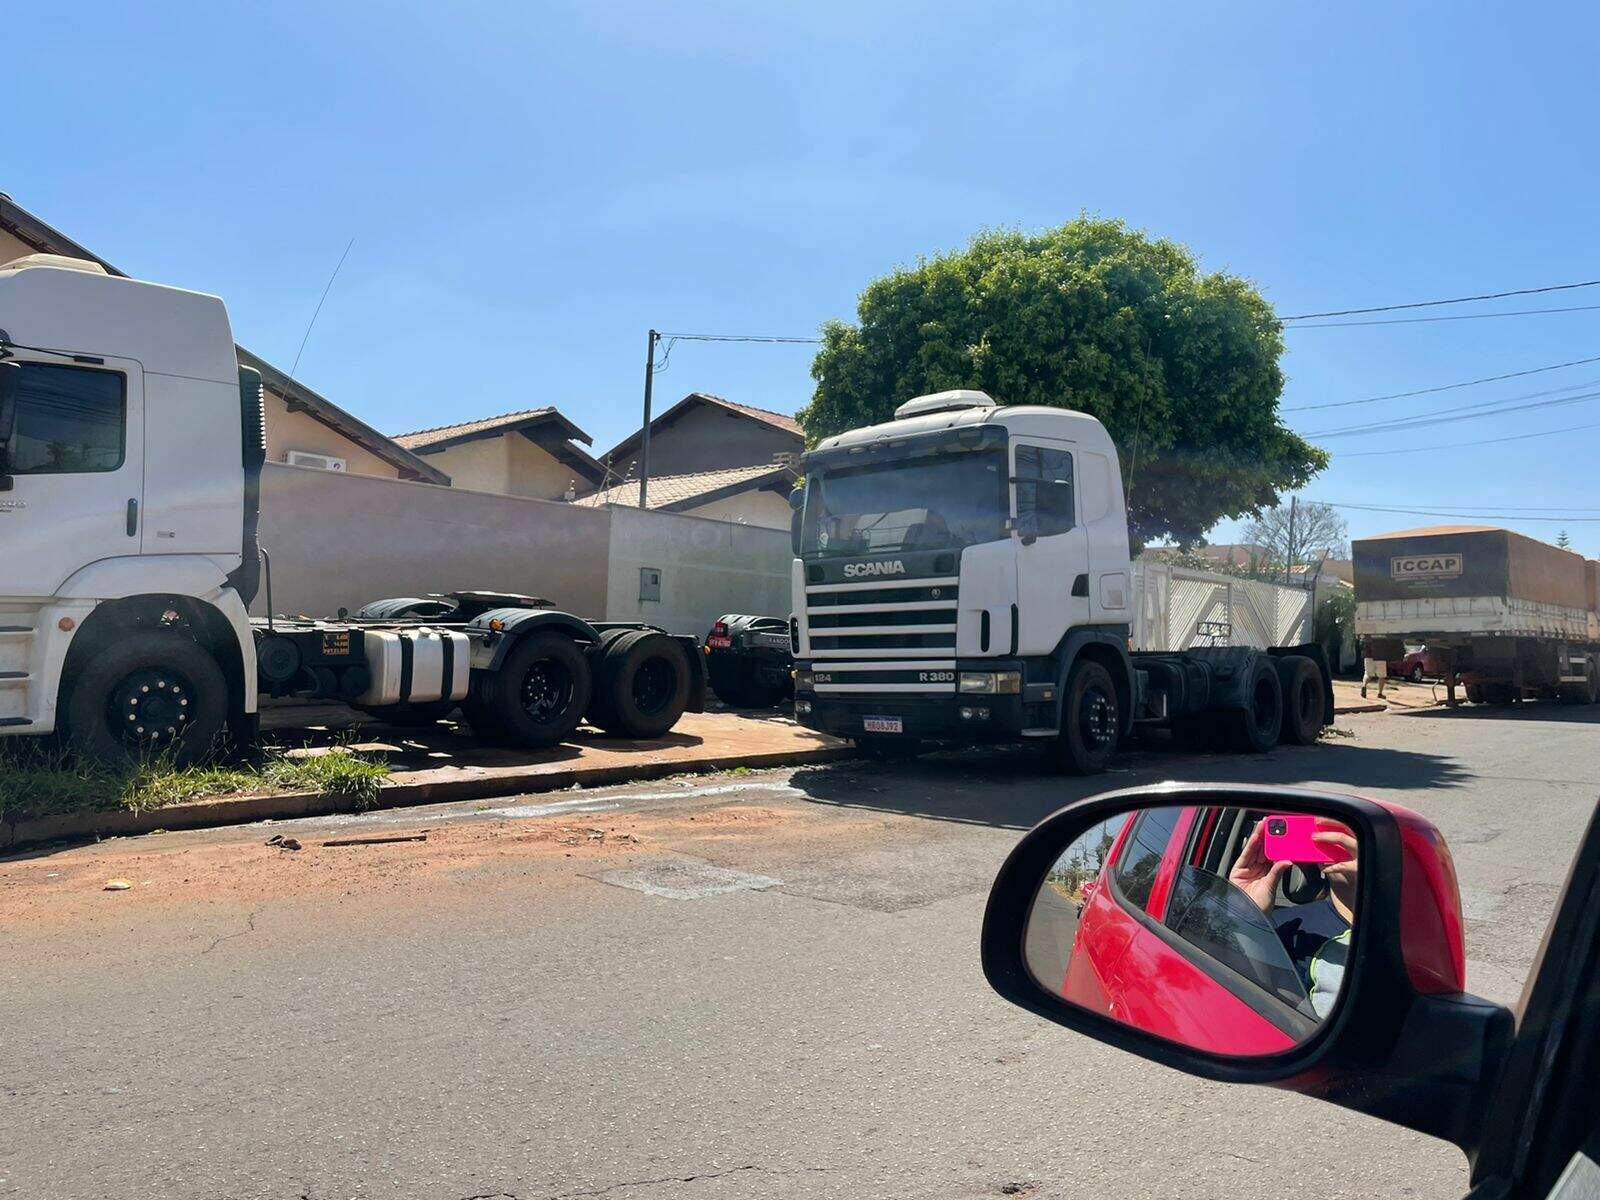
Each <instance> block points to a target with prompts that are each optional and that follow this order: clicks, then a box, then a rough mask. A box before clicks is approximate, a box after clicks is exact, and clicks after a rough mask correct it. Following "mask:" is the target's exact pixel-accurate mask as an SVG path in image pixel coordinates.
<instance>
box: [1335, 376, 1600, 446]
mask: <svg viewBox="0 0 1600 1200" xmlns="http://www.w3.org/2000/svg"><path fill="white" fill-rule="evenodd" d="M1593 387H1600V379H1586V380H1584V381H1583V382H1582V383H1569V384H1567V385H1566V386H1564V387H1558V388H1545V389H1544V390H1543V391H1542V392H1523V393H1522V394H1521V395H1520V396H1496V397H1495V398H1494V399H1493V400H1475V401H1473V402H1472V403H1471V404H1452V405H1449V406H1447V407H1445V408H1429V409H1425V410H1423V411H1422V412H1418V413H1411V414H1409V415H1407V416H1404V417H1388V418H1386V419H1384V420H1381V421H1363V422H1357V423H1356V424H1354V425H1339V426H1335V427H1334V428H1333V429H1324V430H1322V433H1320V434H1308V435H1307V436H1308V437H1320V436H1322V435H1323V434H1330V433H1344V432H1346V431H1347V430H1353V429H1385V428H1388V427H1389V426H1394V425H1404V424H1407V423H1408V422H1411V421H1419V420H1422V419H1423V418H1425V417H1434V416H1453V415H1455V414H1456V413H1467V412H1473V411H1475V410H1477V409H1484V408H1495V407H1496V406H1497V405H1501V404H1517V403H1519V402H1521V401H1523V400H1540V399H1543V398H1544V397H1545V396H1560V395H1562V394H1564V393H1566V392H1576V391H1581V390H1582V389H1584V388H1593Z"/></svg>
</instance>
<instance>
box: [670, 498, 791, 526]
mask: <svg viewBox="0 0 1600 1200" xmlns="http://www.w3.org/2000/svg"><path fill="white" fill-rule="evenodd" d="M683 515H685V516H689V517H704V518H706V519H708V520H712V521H732V522H733V523H734V524H736V525H755V526H758V527H760V528H762V529H781V530H783V535H784V537H788V536H789V515H790V509H789V501H788V499H787V497H784V496H780V495H778V494H777V493H775V492H768V491H757V492H741V493H739V494H738V495H737V496H727V497H724V498H723V499H721V500H713V501H712V502H711V503H710V504H702V505H701V506H700V507H699V508H691V509H686V510H684V514H683Z"/></svg>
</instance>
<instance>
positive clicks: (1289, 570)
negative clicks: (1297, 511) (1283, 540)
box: [1283, 496, 1298, 583]
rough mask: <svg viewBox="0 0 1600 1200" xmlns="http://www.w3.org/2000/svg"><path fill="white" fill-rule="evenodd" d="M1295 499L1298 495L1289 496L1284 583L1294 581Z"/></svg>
mask: <svg viewBox="0 0 1600 1200" xmlns="http://www.w3.org/2000/svg"><path fill="white" fill-rule="evenodd" d="M1296 499H1298V497H1295V496H1290V497H1289V545H1288V546H1287V547H1286V549H1287V551H1288V553H1286V554H1285V555H1284V563H1283V581H1284V583H1293V582H1294V551H1295V544H1294V507H1295V500H1296Z"/></svg>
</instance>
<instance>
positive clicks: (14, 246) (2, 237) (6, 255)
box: [0, 229, 39, 263]
mask: <svg viewBox="0 0 1600 1200" xmlns="http://www.w3.org/2000/svg"><path fill="white" fill-rule="evenodd" d="M37 253H39V252H38V251H37V250H35V249H34V248H33V247H32V246H30V245H28V243H27V242H24V241H23V240H22V239H21V238H18V237H16V236H15V235H13V234H11V233H8V232H7V231H6V230H4V229H0V263H8V262H11V261H12V260H13V259H17V258H26V257H27V256H28V255H30V254H37Z"/></svg>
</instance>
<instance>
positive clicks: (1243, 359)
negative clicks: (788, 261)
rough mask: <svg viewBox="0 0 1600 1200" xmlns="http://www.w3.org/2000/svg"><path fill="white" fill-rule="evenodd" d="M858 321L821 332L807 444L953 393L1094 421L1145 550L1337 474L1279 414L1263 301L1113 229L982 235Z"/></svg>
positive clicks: (877, 290)
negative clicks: (1117, 456) (1077, 413)
mask: <svg viewBox="0 0 1600 1200" xmlns="http://www.w3.org/2000/svg"><path fill="white" fill-rule="evenodd" d="M857 317H858V321H857V323H856V324H854V325H851V324H846V323H844V322H830V323H829V324H828V325H826V326H825V327H824V329H823V344H822V348H821V349H820V350H819V351H818V352H817V356H816V359H815V360H814V361H813V363H812V365H811V374H812V377H813V378H814V379H815V380H816V381H817V386H816V391H815V393H814V394H813V396H812V399H811V403H810V404H809V405H808V406H807V407H806V408H805V409H803V410H802V411H801V413H800V421H801V423H802V425H803V426H804V427H805V431H806V435H807V437H808V438H810V439H811V440H812V441H813V442H815V441H816V440H818V439H820V438H823V437H827V436H829V435H830V434H835V433H840V432H842V431H844V430H846V429H855V428H859V427H860V426H862V425H867V424H872V423H875V422H878V421H885V420H889V419H891V418H892V417H893V415H894V409H895V407H896V405H899V404H902V403H904V402H905V401H906V400H908V399H910V398H911V397H913V396H918V395H922V394H925V393H928V392H938V391H943V390H945V389H947V388H958V387H966V388H978V389H981V390H982V391H985V392H988V393H989V394H990V395H991V396H993V397H994V398H995V399H996V400H997V401H999V402H1000V403H1003V404H1049V405H1056V406H1059V407H1063V408H1075V409H1079V410H1081V411H1083V412H1087V413H1091V414H1093V415H1094V416H1096V417H1098V418H1099V419H1100V420H1101V421H1102V422H1103V423H1104V424H1105V426H1106V428H1107V429H1108V430H1109V431H1110V433H1111V436H1112V438H1114V439H1115V441H1116V443H1117V445H1118V448H1119V450H1120V452H1121V456H1122V470H1123V478H1124V481H1125V483H1127V484H1128V490H1129V492H1130V504H1129V509H1130V512H1129V523H1130V526H1131V532H1132V536H1133V542H1134V548H1135V550H1137V549H1138V548H1139V547H1140V546H1142V545H1143V544H1144V543H1145V542H1146V541H1148V540H1153V539H1156V538H1160V537H1165V538H1168V539H1170V540H1173V541H1177V542H1180V543H1190V542H1194V541H1197V540H1198V539H1199V538H1200V536H1201V535H1202V534H1203V533H1204V532H1205V531H1206V530H1208V529H1210V528H1211V526H1212V525H1214V524H1215V523H1216V522H1217V521H1219V520H1221V519H1223V518H1225V517H1239V516H1244V515H1246V514H1250V513H1255V512H1257V511H1259V510H1260V509H1262V508H1264V507H1268V506H1270V505H1273V504H1276V503H1277V502H1278V496H1279V492H1280V491H1282V490H1285V489H1295V488H1299V487H1301V486H1302V485H1304V484H1305V483H1306V481H1307V480H1309V479H1310V478H1311V476H1312V475H1314V474H1315V473H1316V472H1317V471H1319V470H1321V469H1322V468H1323V467H1324V466H1326V465H1327V461H1328V458H1327V454H1326V453H1325V452H1324V451H1322V450H1320V449H1318V448H1317V447H1315V446H1312V445H1310V444H1309V443H1308V442H1306V441H1305V440H1304V439H1302V438H1300V437H1298V436H1297V435H1296V434H1294V433H1292V432H1290V431H1289V430H1288V429H1286V428H1285V427H1284V426H1283V425H1282V423H1280V422H1279V420H1278V396H1279V394H1280V393H1281V392H1282V390H1283V372H1282V370H1281V369H1280V367H1279V365H1278V360H1279V357H1280V356H1281V355H1282V353H1283V336H1282V330H1281V328H1280V326H1279V324H1278V321H1277V318H1276V316H1275V315H1274V314H1273V311H1272V308H1271V307H1270V306H1269V305H1268V304H1267V302H1266V301H1265V300H1264V299H1262V297H1261V295H1260V293H1259V292H1257V291H1256V289H1255V288H1254V287H1252V286H1251V285H1250V284H1249V283H1248V282H1246V281H1245V280H1243V279H1240V278H1238V277H1236V276H1232V275H1227V274H1223V273H1220V272H1217V273H1212V274H1204V273H1202V272H1201V271H1200V269H1199V268H1198V266H1197V265H1196V264H1195V260H1194V256H1193V255H1192V254H1191V253H1190V252H1189V251H1188V250H1187V249H1186V248H1185V247H1183V246H1181V245H1179V244H1178V243H1176V242H1171V241H1167V240H1166V239H1162V238H1158V239H1151V238H1149V237H1146V236H1145V235H1144V234H1142V233H1139V232H1137V231H1134V230H1131V229H1129V228H1128V227H1127V226H1126V225H1124V224H1123V223H1122V222H1121V221H1111V220H1101V219H1096V218H1090V217H1080V218H1079V219H1077V220H1075V221H1071V222H1069V223H1067V224H1066V225H1063V226H1061V227H1060V228H1059V229H1052V230H1049V231H1048V232H1045V233H1042V234H1038V235H1036V236H1035V235H1028V234H1023V233H1018V232H1014V231H997V232H989V233H983V234H980V235H978V236H977V237H976V238H974V239H973V240H972V243H971V244H970V245H969V246H968V247H967V249H966V250H964V251H961V252H959V253H954V254H945V255H940V256H938V257H936V258H932V259H926V260H923V261H921V262H919V263H918V264H917V266H916V267H914V268H909V269H905V270H900V271H896V272H895V273H893V274H892V275H889V276H886V277H885V278H883V279H879V280H877V281H876V282H874V283H872V284H870V285H868V287H867V289H866V291H864V292H863V293H862V294H861V298H860V301H859V304H858V306H857Z"/></svg>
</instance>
